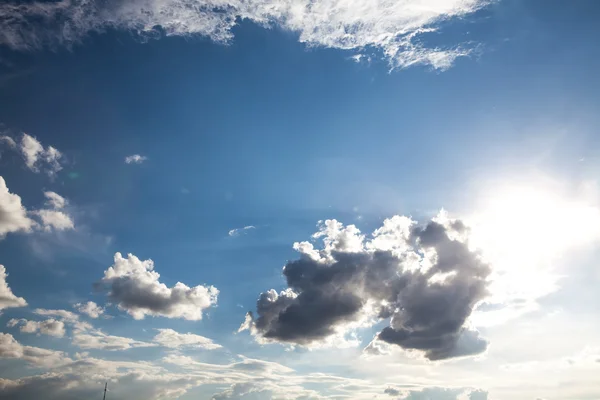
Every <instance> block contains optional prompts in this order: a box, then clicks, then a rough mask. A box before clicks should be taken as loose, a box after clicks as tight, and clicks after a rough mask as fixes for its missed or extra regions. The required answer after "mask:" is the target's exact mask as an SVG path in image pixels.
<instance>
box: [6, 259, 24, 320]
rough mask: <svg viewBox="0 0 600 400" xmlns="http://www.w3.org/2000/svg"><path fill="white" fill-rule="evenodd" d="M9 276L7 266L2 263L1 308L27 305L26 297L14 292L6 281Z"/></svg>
mask: <svg viewBox="0 0 600 400" xmlns="http://www.w3.org/2000/svg"><path fill="white" fill-rule="evenodd" d="M7 276H8V274H7V273H6V268H4V265H2V264H0V310H4V309H5V308H14V307H25V306H26V305H27V302H26V301H25V299H24V298H22V297H17V296H15V295H14V294H13V292H12V290H11V289H10V287H9V286H8V283H7V282H6V277H7Z"/></svg>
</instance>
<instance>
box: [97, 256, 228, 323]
mask: <svg viewBox="0 0 600 400" xmlns="http://www.w3.org/2000/svg"><path fill="white" fill-rule="evenodd" d="M159 278H160V274H159V273H158V272H156V271H154V262H153V261H152V260H144V261H142V260H140V259H139V258H137V257H136V256H134V255H133V254H128V256H127V258H124V257H123V256H122V255H121V253H116V254H115V257H114V264H113V265H112V266H111V267H110V268H108V269H107V270H106V271H104V277H103V278H102V280H101V281H100V285H101V286H104V288H106V289H107V290H108V296H109V298H110V300H111V301H113V302H114V303H115V304H117V306H118V307H119V308H120V309H121V310H124V311H126V312H127V313H129V314H130V315H131V316H132V317H133V318H135V319H143V318H144V317H145V316H147V315H150V316H161V317H166V318H183V319H187V320H190V321H197V320H200V319H202V311H203V310H205V309H207V308H209V307H210V306H212V305H215V304H216V303H217V296H218V294H219V290H218V289H217V288H215V287H214V286H202V285H198V286H194V287H189V286H187V285H186V284H184V283H181V282H177V283H176V284H175V286H173V287H171V288H170V287H167V285H165V284H164V283H161V282H160V281H159Z"/></svg>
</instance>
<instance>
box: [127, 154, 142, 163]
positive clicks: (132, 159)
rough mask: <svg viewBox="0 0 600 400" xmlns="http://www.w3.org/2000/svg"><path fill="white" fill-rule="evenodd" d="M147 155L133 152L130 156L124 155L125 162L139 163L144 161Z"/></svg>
mask: <svg viewBox="0 0 600 400" xmlns="http://www.w3.org/2000/svg"><path fill="white" fill-rule="evenodd" d="M147 159H148V157H145V156H140V155H139V154H134V155H131V156H127V157H125V164H141V163H143V162H144V161H146V160H147Z"/></svg>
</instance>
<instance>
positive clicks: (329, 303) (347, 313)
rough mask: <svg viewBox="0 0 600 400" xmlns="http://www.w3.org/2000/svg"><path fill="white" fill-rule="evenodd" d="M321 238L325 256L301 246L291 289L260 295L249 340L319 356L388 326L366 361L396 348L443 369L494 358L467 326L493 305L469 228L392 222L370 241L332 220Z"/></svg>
mask: <svg viewBox="0 0 600 400" xmlns="http://www.w3.org/2000/svg"><path fill="white" fill-rule="evenodd" d="M313 238H314V239H318V238H320V239H322V241H323V248H322V249H321V250H317V249H315V248H314V247H313V245H312V244H311V243H308V242H303V243H297V244H295V245H294V248H295V249H296V250H298V251H300V252H301V257H300V259H298V260H295V261H290V262H288V263H287V264H286V265H285V267H284V269H283V274H284V276H285V279H286V281H287V285H288V288H287V289H286V290H284V291H282V292H280V293H278V292H276V291H275V290H273V289H271V290H269V291H266V292H264V293H262V294H260V296H259V299H258V301H257V305H256V315H255V314H254V313H252V312H250V313H249V314H248V315H247V317H246V320H245V321H244V323H243V324H242V326H241V328H240V329H241V330H244V329H248V330H250V332H251V333H252V334H253V335H254V336H255V337H256V338H257V339H258V340H259V341H261V342H281V343H289V344H296V345H303V346H307V347H316V346H323V345H337V344H340V343H344V338H347V337H348V336H352V334H353V332H354V330H356V328H359V327H368V326H372V325H374V324H375V323H377V322H379V321H382V320H389V326H387V327H384V328H383V330H382V331H381V332H379V333H378V334H377V336H376V339H375V340H374V343H372V344H371V345H370V346H368V347H367V349H366V350H367V351H369V350H373V349H378V348H379V347H385V345H386V344H387V345H389V344H391V345H397V346H399V347H401V348H403V349H405V350H409V351H417V352H419V353H420V354H422V355H424V356H425V357H426V358H428V359H430V360H443V359H448V358H454V357H462V356H469V355H474V354H479V353H482V352H483V351H485V349H486V348H487V341H485V340H484V339H482V338H481V337H480V336H479V333H478V332H476V331H473V330H472V329H470V328H469V327H468V324H467V321H468V318H469V317H470V315H471V313H472V311H473V309H474V307H475V306H476V304H477V303H478V302H480V301H481V300H482V299H484V298H485V297H486V295H487V278H488V276H489V274H490V272H491V269H490V266H489V265H488V264H486V263H485V262H484V261H483V260H482V259H481V258H480V256H479V254H478V253H477V252H474V251H471V250H470V249H469V246H468V232H467V230H466V228H465V227H464V225H463V224H462V222H461V221H458V220H450V219H448V218H442V215H440V217H438V218H436V219H434V220H432V221H430V222H429V223H427V224H426V225H423V226H421V225H418V224H416V223H415V222H414V221H412V220H410V219H408V218H407V217H398V218H397V217H394V218H392V219H389V220H386V221H385V222H384V225H383V226H382V227H381V228H379V229H377V230H375V231H374V232H373V233H372V234H371V237H370V238H367V237H366V236H365V235H363V234H362V233H361V232H360V231H359V230H358V229H357V228H356V227H355V226H353V225H350V226H347V227H344V226H343V225H342V224H341V223H339V222H338V221H335V220H328V221H325V222H320V223H319V231H318V232H317V233H316V234H315V235H313ZM379 344H381V345H382V346H379ZM372 353H373V352H372Z"/></svg>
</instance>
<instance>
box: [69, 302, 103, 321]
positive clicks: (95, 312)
mask: <svg viewBox="0 0 600 400" xmlns="http://www.w3.org/2000/svg"><path fill="white" fill-rule="evenodd" d="M74 307H75V309H76V310H77V311H79V312H80V313H82V314H85V315H87V316H88V317H90V318H98V317H99V316H100V315H102V314H104V308H102V307H100V306H99V305H98V304H96V303H94V302H93V301H88V302H87V303H85V304H84V303H77V304H75V305H74Z"/></svg>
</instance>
